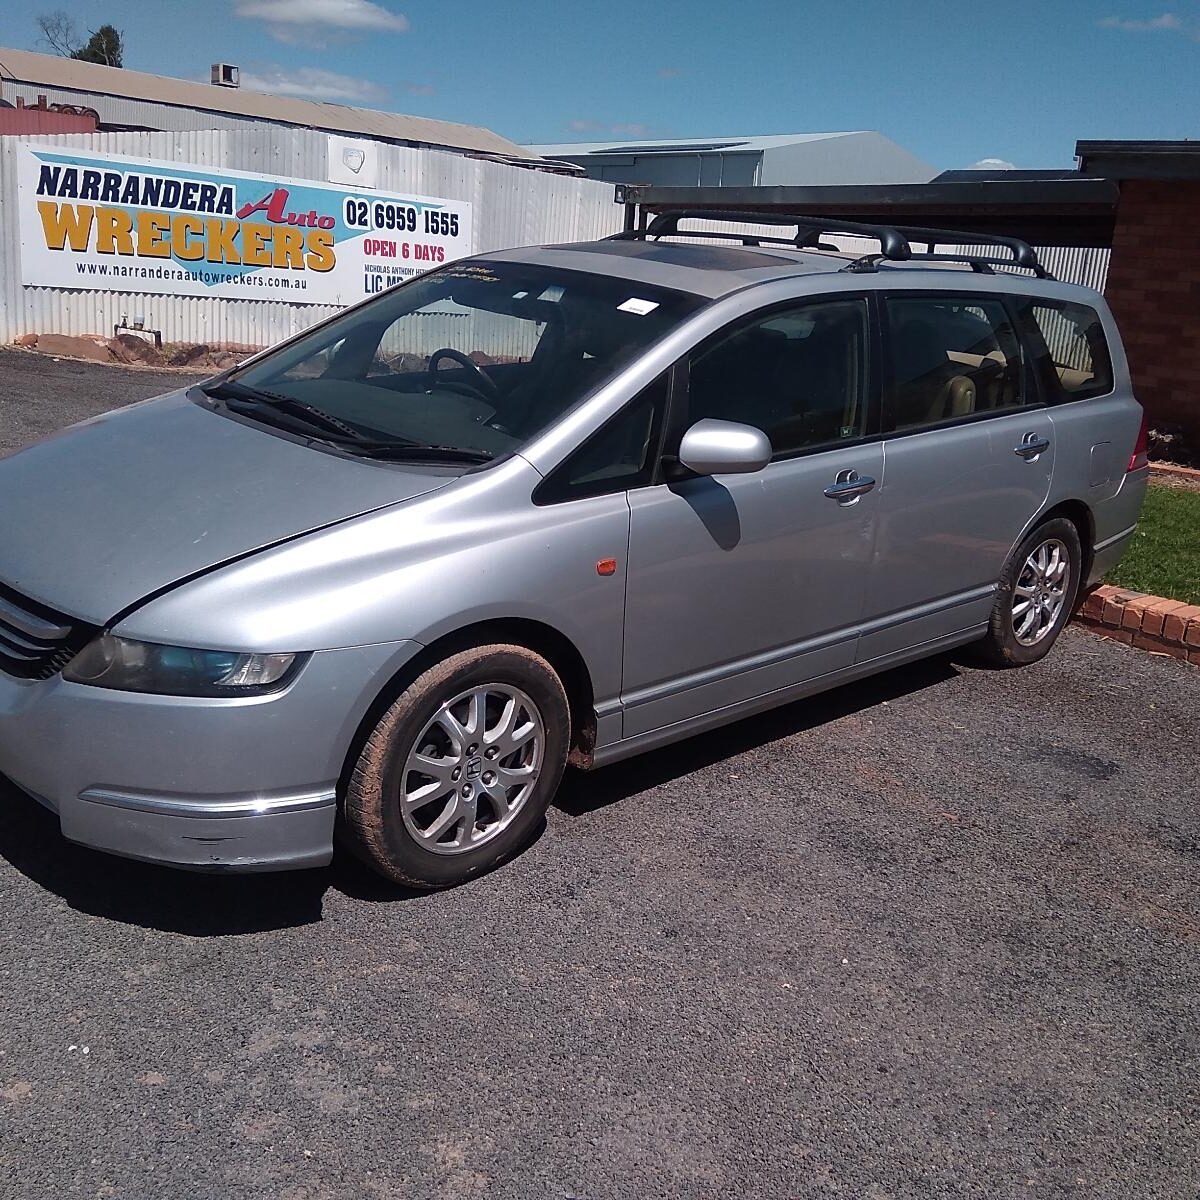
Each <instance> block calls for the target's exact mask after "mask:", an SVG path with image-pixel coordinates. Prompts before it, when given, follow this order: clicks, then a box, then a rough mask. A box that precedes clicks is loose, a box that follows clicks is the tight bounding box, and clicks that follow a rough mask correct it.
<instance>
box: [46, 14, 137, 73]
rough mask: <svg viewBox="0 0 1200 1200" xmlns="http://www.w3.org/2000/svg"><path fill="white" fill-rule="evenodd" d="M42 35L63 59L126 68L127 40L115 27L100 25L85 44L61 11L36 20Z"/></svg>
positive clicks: (92, 31)
mask: <svg viewBox="0 0 1200 1200" xmlns="http://www.w3.org/2000/svg"><path fill="white" fill-rule="evenodd" d="M37 23H38V28H39V29H41V31H42V40H43V41H44V42H45V43H46V44H47V45H48V46H49V47H50V49H51V50H53V51H54V52H55V54H61V55H62V56H63V58H77V59H79V60H80V61H81V62H90V63H99V64H100V65H101V66H104V67H122V66H124V65H125V63H124V58H125V39H124V36H123V35H122V33H121V31H120V30H119V29H117V28H116V27H115V26H112V25H101V26H100V28H99V29H92V30H89V31H88V40H87V41H86V42H82V41H81V40H80V37H79V33H78V31H77V30H76V28H75V22H74V21H73V20H72V19H71V17H70V15H69V14H67V13H65V12H63V11H62V9H58V10H57V11H55V12H52V13H44V14H43V15H42V16H40V17H38V19H37Z"/></svg>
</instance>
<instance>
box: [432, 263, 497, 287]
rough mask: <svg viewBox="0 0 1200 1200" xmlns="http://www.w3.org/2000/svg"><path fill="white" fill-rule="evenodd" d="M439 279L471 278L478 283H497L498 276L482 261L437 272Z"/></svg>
mask: <svg viewBox="0 0 1200 1200" xmlns="http://www.w3.org/2000/svg"><path fill="white" fill-rule="evenodd" d="M438 277H439V278H440V279H473V280H475V281H476V282H478V283H499V282H500V277H499V276H498V275H497V274H496V273H495V271H493V270H492V268H491V267H489V266H486V265H484V264H482V263H464V264H463V265H462V266H453V267H450V268H448V269H447V270H444V271H439V272H438Z"/></svg>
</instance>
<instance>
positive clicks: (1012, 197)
mask: <svg viewBox="0 0 1200 1200" xmlns="http://www.w3.org/2000/svg"><path fill="white" fill-rule="evenodd" d="M1008 174H1011V173H1010V172H1006V173H1005V176H1007V175H1008ZM1118 191H1119V189H1118V186H1117V184H1116V183H1115V182H1113V181H1112V180H1111V179H1098V178H1092V177H1088V176H1084V175H1082V174H1078V173H1075V172H1071V173H1069V174H1066V175H1065V176H1064V175H1063V174H1061V173H1058V172H1055V173H1051V175H1050V177H1048V178H1047V177H1045V176H1042V175H1041V173H1038V175H1037V177H1035V178H1018V179H1009V178H1006V177H996V176H988V175H987V174H986V173H984V174H983V177H982V178H979V179H965V180H964V179H961V178H952V179H949V180H944V181H939V180H934V181H933V182H931V183H897V184H853V185H848V186H841V185H832V186H826V185H822V186H813V187H790V186H789V187H755V188H739V187H649V186H641V185H636V184H631V185H629V186H627V187H626V188H625V190H624V192H625V199H626V201H627V202H628V203H632V204H640V205H641V206H642V208H643V209H644V210H646V211H648V212H661V211H662V210H663V209H666V208H692V209H695V208H704V209H708V210H710V211H711V212H713V213H714V214H717V213H720V212H721V211H722V210H724V211H733V212H775V213H780V212H785V213H805V214H810V215H812V216H820V217H842V218H844V219H845V220H848V221H849V220H857V221H866V222H875V223H878V224H889V223H890V224H896V225H921V226H936V227H938V228H940V229H955V230H957V229H961V230H962V231H963V234H964V235H968V234H970V233H982V234H989V235H995V236H1000V237H1018V238H1022V239H1024V240H1025V241H1027V242H1031V243H1032V244H1034V245H1038V246H1110V245H1111V244H1112V233H1113V225H1114V223H1115V219H1116V211H1117V197H1118ZM964 240H968V239H967V238H966V237H965V236H964Z"/></svg>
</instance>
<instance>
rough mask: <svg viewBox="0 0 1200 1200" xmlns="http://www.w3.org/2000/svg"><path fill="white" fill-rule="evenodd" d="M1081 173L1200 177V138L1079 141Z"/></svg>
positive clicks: (1122, 176)
mask: <svg viewBox="0 0 1200 1200" xmlns="http://www.w3.org/2000/svg"><path fill="white" fill-rule="evenodd" d="M1075 157H1076V158H1078V159H1079V171H1080V174H1082V175H1087V176H1097V175H1103V176H1105V177H1107V178H1109V179H1200V142H1197V141H1182V142H1135V141H1121V142H1076V143H1075Z"/></svg>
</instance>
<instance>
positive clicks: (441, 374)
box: [0, 212, 1148, 887]
mask: <svg viewBox="0 0 1200 1200" xmlns="http://www.w3.org/2000/svg"><path fill="white" fill-rule="evenodd" d="M688 215H689V214H687V213H681V212H676V213H668V214H664V215H662V216H660V217H658V218H656V220H655V221H654V222H652V223H651V225H650V227H649V228H648V229H646V230H643V231H640V232H639V231H631V232H629V233H626V234H619V235H617V236H616V237H614V238H609V239H607V240H603V241H597V242H590V243H585V244H578V245H566V246H550V247H539V248H532V249H522V250H510V251H505V252H500V253H492V254H488V255H486V256H482V257H478V258H473V259H467V260H463V261H458V262H455V263H453V264H450V265H447V266H445V267H443V268H441V269H438V270H435V271H432V272H430V273H429V274H426V275H424V276H421V277H420V278H417V279H415V280H413V281H412V282H409V283H407V284H405V285H403V286H401V287H397V288H395V289H393V290H391V291H388V292H386V293H384V294H382V295H380V296H377V297H375V298H372V299H371V300H368V301H367V302H365V303H363V304H360V305H358V306H357V307H354V308H351V309H349V310H347V311H345V312H343V313H341V314H339V315H338V316H336V317H334V318H332V319H330V320H328V321H325V322H324V323H322V324H320V325H317V326H315V327H314V328H312V329H310V330H308V331H307V332H306V333H303V334H301V335H299V336H298V337H294V338H292V339H291V340H290V341H287V342H284V343H283V344H282V345H280V346H277V347H275V348H274V349H272V350H269V351H267V352H265V353H263V354H260V355H258V356H257V357H255V358H253V359H251V360H249V361H248V362H246V363H244V364H242V365H241V366H239V367H237V368H235V369H233V370H231V371H229V372H226V373H225V374H223V375H220V376H218V377H216V378H214V379H212V380H210V381H208V382H206V383H204V384H202V385H200V386H198V387H193V388H189V389H186V390H183V391H179V392H176V393H173V394H171V395H167V396H163V397H161V398H159V399H155V400H151V401H147V402H145V403H143V404H139V405H135V406H133V407H131V408H128V409H125V410H122V411H119V412H114V413H109V414H106V415H104V416H101V417H97V418H95V419H94V420H91V421H86V422H84V423H83V424H81V425H77V426H75V427H74V428H72V429H69V430H66V431H64V432H61V433H58V434H55V435H54V436H52V437H49V438H46V439H45V440H43V441H41V442H40V443H37V444H35V445H33V446H30V447H29V448H27V449H25V450H23V451H22V452H21V453H19V454H16V455H14V456H12V457H11V458H8V459H6V460H4V461H3V462H0V510H2V511H3V515H4V520H3V529H4V533H3V537H2V538H0V771H2V772H3V773H4V774H5V775H7V776H8V777H9V778H10V779H11V780H12V781H14V782H15V783H16V784H17V785H18V786H20V787H21V788H23V789H24V790H25V791H27V792H29V793H30V794H32V795H33V796H34V797H36V798H37V799H38V800H40V801H41V802H42V803H43V804H45V805H47V806H48V807H49V808H51V809H52V810H53V811H54V812H55V813H56V814H57V815H58V817H59V820H60V823H61V827H62V832H63V834H64V835H65V836H66V837H67V838H69V839H71V840H73V841H76V842H80V843H83V844H84V845H87V846H93V847H96V848H97V849H100V850H105V851H109V852H111V853H114V854H120V855H126V856H128V857H131V858H139V859H146V860H152V861H156V862H163V863H170V864H173V865H176V866H180V867H188V868H193V869H203V870H239V871H245V870H275V869H283V868H292V867H315V866H321V865H323V864H325V863H328V862H329V861H330V858H331V855H332V853H333V847H334V839H335V833H336V834H338V835H339V836H340V838H341V840H343V841H344V842H345V844H346V845H348V846H349V847H351V848H352V849H353V850H355V851H356V852H357V853H358V854H360V855H361V856H362V857H364V858H365V859H366V860H367V861H368V862H369V863H370V864H372V865H373V866H374V867H375V868H377V869H378V870H379V871H381V872H382V873H383V874H384V875H386V876H388V877H390V878H391V879H393V880H396V881H398V882H401V883H405V884H411V885H417V886H426V887H438V886H445V885H449V884H454V883H458V882H461V881H463V880H466V879H468V878H470V877H472V876H474V875H476V874H478V873H479V872H481V871H484V870H486V869H488V868H489V867H491V866H493V865H494V864H496V863H497V862H499V861H501V860H502V859H504V858H506V857H509V856H511V855H512V854H513V853H514V852H515V851H516V850H518V849H520V848H521V846H522V845H523V844H524V843H525V842H527V840H528V839H529V838H530V837H531V836H532V835H533V833H534V832H535V830H536V829H537V828H538V827H539V824H540V822H541V821H542V819H543V816H544V813H545V811H546V808H547V806H548V805H549V804H550V802H551V799H552V798H553V796H554V793H555V790H556V788H557V787H558V786H559V782H560V780H561V778H562V775H563V771H564V768H565V767H566V766H567V765H568V764H571V765H573V766H576V767H581V768H585V769H586V768H592V767H600V766H603V765H605V764H606V763H611V762H614V761H616V760H617V759H621V758H625V757H627V756H629V755H633V754H637V753H639V752H640V751H643V750H648V749H650V748H652V747H656V746H661V745H663V744H664V743H667V742H671V741H674V740H676V739H679V738H684V737H689V736H693V735H697V734H702V733H703V732H704V731H705V730H708V729H712V728H713V727H714V726H717V725H721V724H724V723H725V722H728V721H733V720H736V719H738V718H741V717H745V716H747V715H748V714H751V713H754V712H757V711H760V710H762V709H766V708H769V707H771V706H773V705H778V704H783V703H785V702H787V701H789V700H793V699H795V698H796V697H799V696H803V695H807V694H809V693H813V692H817V691H820V690H822V689H825V688H830V687H833V686H835V685H837V684H840V683H843V682H845V681H847V680H851V679H854V678H857V677H859V676H863V675H867V674H870V673H873V672H876V671H882V670H885V669H887V668H889V667H894V666H896V665H898V664H901V663H905V662H908V661H911V660H913V659H916V658H919V657H922V656H924V655H929V654H933V653H936V652H938V651H943V650H946V649H948V648H950V647H955V646H960V645H963V644H966V643H976V644H977V646H978V650H979V652H980V653H981V654H982V655H983V656H984V657H986V658H987V659H989V660H990V661H991V662H993V663H996V664H998V665H1001V666H1017V665H1023V664H1027V663H1032V662H1035V661H1036V660H1038V659H1039V658H1041V657H1042V656H1043V655H1045V654H1046V653H1047V652H1048V651H1049V649H1050V647H1051V645H1052V644H1053V643H1054V640H1055V638H1056V637H1057V636H1058V634H1059V632H1060V630H1061V629H1062V627H1063V625H1064V624H1065V622H1066V621H1067V619H1068V617H1069V615H1070V612H1071V609H1072V607H1073V605H1074V604H1075V603H1076V601H1077V600H1078V599H1079V598H1080V597H1081V595H1082V594H1083V592H1084V591H1085V589H1087V588H1089V587H1091V586H1093V585H1094V584H1095V583H1097V582H1098V581H1099V580H1100V579H1101V577H1102V576H1103V575H1104V573H1105V572H1106V571H1108V570H1109V569H1110V568H1111V567H1112V566H1113V564H1114V563H1115V562H1116V561H1117V559H1118V558H1119V557H1120V555H1121V553H1122V550H1123V549H1124V547H1125V546H1126V544H1127V543H1128V541H1129V538H1130V536H1131V534H1132V533H1133V530H1134V526H1135V523H1136V521H1137V518H1138V512H1139V508H1140V506H1141V503H1142V498H1143V495H1144V492H1145V488H1146V481H1147V475H1148V469H1147V466H1146V454H1145V444H1146V443H1145V428H1144V423H1143V421H1142V413H1141V409H1140V407H1139V406H1138V404H1137V402H1136V401H1135V400H1134V397H1133V394H1132V391H1131V389H1130V383H1129V373H1128V368H1127V365H1126V361H1125V355H1124V352H1123V350H1122V347H1121V340H1120V338H1119V336H1118V334H1117V330H1116V327H1115V326H1114V324H1113V319H1112V315H1111V314H1110V312H1109V309H1108V307H1107V305H1106V304H1105V303H1104V301H1103V299H1102V298H1101V297H1100V296H1099V295H1098V294H1096V293H1095V292H1092V291H1089V290H1087V289H1084V288H1080V287H1075V286H1070V285H1066V284H1059V283H1055V282H1054V281H1053V280H1051V279H1050V278H1049V277H1048V276H1047V275H1046V272H1045V271H1044V270H1043V269H1042V267H1041V265H1040V264H1039V262H1038V260H1037V258H1036V256H1035V255H1034V253H1033V251H1032V250H1031V249H1030V248H1029V247H1028V246H1026V245H1025V244H1024V243H1021V242H1017V241H1014V240H1002V239H993V240H992V241H991V242H989V243H987V246H986V248H985V249H984V250H982V251H980V252H979V254H978V255H977V256H975V257H968V258H957V259H956V258H953V257H952V256H950V255H946V254H937V253H935V252H933V251H932V244H934V243H937V242H941V243H943V244H946V243H953V242H956V241H961V239H962V235H961V234H945V235H942V234H938V232H937V231H929V230H898V229H894V228H890V227H888V228H885V227H865V226H864V227H851V226H849V225H847V224H846V223H844V222H837V223H832V224H831V223H829V222H823V221H821V220H819V219H816V218H807V217H789V218H784V217H775V218H770V219H765V218H763V217H761V216H755V217H753V218H752V219H753V220H754V221H756V222H759V223H763V222H764V221H769V223H770V224H772V225H775V226H778V227H779V231H780V235H779V236H777V237H776V236H762V235H761V234H757V235H755V236H749V235H747V234H745V233H742V232H739V231H738V228H739V227H735V226H730V227H729V228H727V229H724V230H721V229H718V230H717V231H716V232H713V231H711V230H710V232H707V233H703V234H700V233H689V232H687V231H686V230H683V231H681V229H680V221H681V219H683V218H685V217H687V216H688ZM705 215H706V216H710V215H711V214H705ZM742 228H744V226H743V227H742ZM837 232H850V233H854V234H857V235H859V236H863V235H869V236H873V237H875V238H876V239H877V240H878V241H879V244H880V250H879V252H878V253H876V254H871V255H868V256H865V257H864V256H856V255H852V254H844V253H841V252H839V251H837V250H836V249H834V248H832V247H831V246H830V244H829V241H828V240H827V239H828V236H829V235H830V233H835V234H836V233H837ZM823 239H824V240H823ZM914 241H917V242H918V243H927V244H931V251H930V252H926V253H916V252H915V251H914V250H913V245H912V243H913V242H914Z"/></svg>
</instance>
